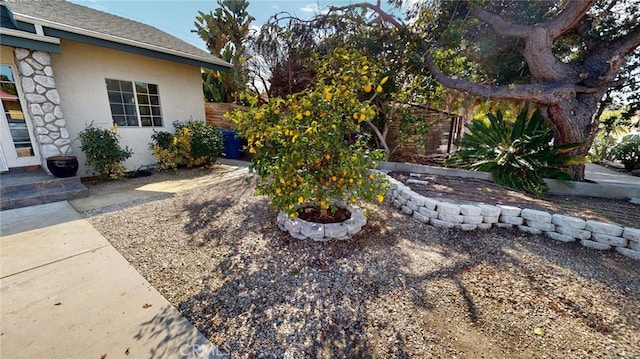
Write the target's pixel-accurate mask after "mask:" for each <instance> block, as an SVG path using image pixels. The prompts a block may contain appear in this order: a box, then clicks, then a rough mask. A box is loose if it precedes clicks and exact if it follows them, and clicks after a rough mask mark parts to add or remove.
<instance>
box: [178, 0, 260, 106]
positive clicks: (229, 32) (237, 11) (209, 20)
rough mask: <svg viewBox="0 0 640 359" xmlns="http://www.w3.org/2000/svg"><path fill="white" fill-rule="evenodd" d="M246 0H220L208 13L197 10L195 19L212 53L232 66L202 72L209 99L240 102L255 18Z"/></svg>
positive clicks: (198, 30) (205, 90) (199, 33)
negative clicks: (223, 69) (228, 69)
mask: <svg viewBox="0 0 640 359" xmlns="http://www.w3.org/2000/svg"><path fill="white" fill-rule="evenodd" d="M248 7H249V2H248V1H247V0H218V7H217V8H216V9H215V11H210V12H209V13H208V14H207V13H204V12H202V11H199V12H198V16H196V21H195V22H194V26H195V28H196V29H195V30H192V31H191V32H194V33H197V34H198V36H200V38H201V39H202V40H203V41H204V42H205V43H206V44H207V48H208V49H209V52H211V53H212V54H213V55H215V56H217V57H219V58H221V59H223V60H225V61H227V62H229V63H230V64H232V65H233V67H232V70H231V72H229V73H226V72H221V71H214V70H210V69H206V70H204V72H203V74H202V80H203V88H204V95H205V99H206V100H207V101H210V102H234V101H236V102H237V101H238V99H239V98H238V96H239V93H240V92H242V91H243V90H244V88H245V84H246V82H247V71H246V69H244V68H243V63H244V62H245V61H246V60H247V58H248V57H249V56H248V54H247V48H246V43H247V42H248V41H249V39H250V32H249V30H250V29H249V28H250V25H251V22H252V21H253V20H255V18H254V17H253V16H251V15H249V13H248V12H247V8H248Z"/></svg>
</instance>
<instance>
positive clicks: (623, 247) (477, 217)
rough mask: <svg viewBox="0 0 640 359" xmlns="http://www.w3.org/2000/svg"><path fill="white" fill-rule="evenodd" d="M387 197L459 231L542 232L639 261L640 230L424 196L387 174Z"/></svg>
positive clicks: (433, 222) (404, 209)
mask: <svg viewBox="0 0 640 359" xmlns="http://www.w3.org/2000/svg"><path fill="white" fill-rule="evenodd" d="M387 179H388V181H389V183H390V184H391V189H390V190H389V192H388V195H387V196H388V198H389V200H391V202H392V203H393V205H394V206H395V207H397V208H398V209H400V210H401V211H402V213H404V214H406V215H410V216H412V217H413V219H414V220H416V221H418V222H421V223H424V224H430V225H432V226H434V227H440V228H455V229H458V230H462V231H473V230H478V229H489V228H491V227H497V228H512V227H517V228H518V229H519V230H520V231H522V232H526V233H531V234H545V235H546V236H547V237H549V238H551V239H553V240H556V241H560V242H577V241H579V242H580V244H582V245H583V246H585V247H588V248H592V249H596V250H609V249H611V248H615V250H616V251H617V252H618V253H620V254H622V255H624V256H627V257H630V258H633V259H636V260H640V229H637V228H631V227H623V226H619V225H616V224H610V223H603V222H598V221H592V220H584V219H581V218H577V217H570V216H565V215H561V214H552V213H549V212H545V211H539V210H534V209H529V208H520V207H516V206H506V205H490V204H480V203H477V204H455V203H449V202H445V201H442V200H440V199H433V198H429V197H425V196H423V195H420V194H418V193H416V192H414V191H412V190H411V188H409V187H407V186H406V185H404V184H403V183H401V182H400V181H398V180H396V179H394V178H392V177H390V176H388V175H387Z"/></svg>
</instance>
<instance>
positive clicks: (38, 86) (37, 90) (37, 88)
mask: <svg viewBox="0 0 640 359" xmlns="http://www.w3.org/2000/svg"><path fill="white" fill-rule="evenodd" d="M45 92H47V89H46V88H44V87H42V86H40V85H36V93H37V94H38V95H42V94H43V93H45Z"/></svg>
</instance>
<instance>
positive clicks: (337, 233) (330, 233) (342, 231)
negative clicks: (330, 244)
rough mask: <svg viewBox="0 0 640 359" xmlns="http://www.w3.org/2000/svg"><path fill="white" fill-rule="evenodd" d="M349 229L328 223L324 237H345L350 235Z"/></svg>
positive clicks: (339, 224)
mask: <svg viewBox="0 0 640 359" xmlns="http://www.w3.org/2000/svg"><path fill="white" fill-rule="evenodd" d="M348 229H349V228H348V227H347V226H345V225H344V224H342V223H327V224H325V225H324V236H325V237H327V238H338V237H344V236H346V235H347V234H348Z"/></svg>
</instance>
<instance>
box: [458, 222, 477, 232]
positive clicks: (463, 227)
mask: <svg viewBox="0 0 640 359" xmlns="http://www.w3.org/2000/svg"><path fill="white" fill-rule="evenodd" d="M455 228H456V229H459V230H461V231H465V232H468V231H473V230H474V229H476V228H478V226H477V225H475V224H469V223H462V224H456V225H455Z"/></svg>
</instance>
